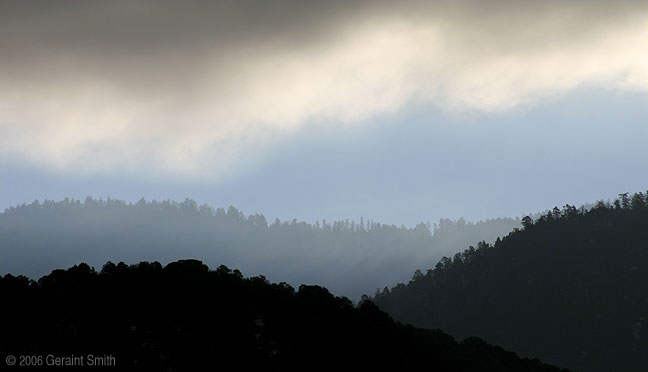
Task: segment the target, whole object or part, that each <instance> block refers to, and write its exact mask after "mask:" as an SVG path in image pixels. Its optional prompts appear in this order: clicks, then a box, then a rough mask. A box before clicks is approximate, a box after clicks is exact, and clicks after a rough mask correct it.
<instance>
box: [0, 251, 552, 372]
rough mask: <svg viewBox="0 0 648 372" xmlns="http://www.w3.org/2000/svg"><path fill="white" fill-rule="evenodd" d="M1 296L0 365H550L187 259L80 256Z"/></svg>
mask: <svg viewBox="0 0 648 372" xmlns="http://www.w3.org/2000/svg"><path fill="white" fill-rule="evenodd" d="M0 297H1V298H2V303H3V305H2V307H1V312H0V319H1V322H2V324H1V325H0V328H1V329H2V332H1V333H0V334H1V336H0V337H1V340H0V352H1V353H2V355H0V356H1V357H2V361H0V362H2V363H5V360H8V359H6V358H7V356H8V355H13V356H15V357H17V358H20V356H24V355H34V356H42V358H48V357H47V356H48V355H49V356H54V357H57V358H60V359H58V360H59V362H61V363H65V362H67V363H77V365H78V363H79V359H78V358H79V357H83V358H85V359H84V360H83V361H81V362H82V363H85V366H89V365H88V364H89V363H90V358H97V357H98V356H99V357H103V356H109V357H110V358H114V359H109V358H104V359H99V360H97V359H94V360H93V361H92V362H94V363H107V364H105V366H104V367H103V368H104V369H103V370H109V368H110V367H114V368H116V369H118V370H143V371H172V370H173V371H201V370H210V371H213V370H222V369H224V368H226V367H236V369H237V370H252V369H250V368H258V370H264V371H266V370H269V371H272V370H275V371H278V370H282V371H286V370H300V371H309V370H327V371H340V370H354V371H358V370H394V371H402V370H413V369H415V368H416V369H420V368H425V370H427V371H433V370H435V371H498V372H502V371H560V370H559V369H558V368H555V367H552V366H549V365H546V364H543V363H541V362H540V361H538V360H529V359H520V358H518V357H517V356H516V355H515V354H514V353H511V352H507V351H504V350H503V349H501V348H499V347H493V346H490V345H488V344H486V343H485V342H483V341H481V340H480V339H478V338H468V339H466V340H464V341H463V342H460V343H457V342H456V341H455V340H454V339H453V338H452V337H450V336H448V335H447V334H445V333H443V332H441V331H438V330H435V331H432V330H422V329H416V328H414V327H412V326H404V325H402V324H400V323H396V322H394V321H393V320H392V319H391V318H390V317H389V316H388V315H387V314H386V313H384V312H382V311H380V310H379V309H378V308H377V307H376V306H375V305H374V304H373V303H372V302H370V301H365V302H363V303H361V304H360V305H359V306H354V305H353V304H352V303H351V301H350V300H348V299H347V298H344V297H334V296H333V295H331V294H330V293H329V292H328V290H326V289H325V288H323V287H319V286H306V285H303V286H301V287H300V288H299V290H298V291H295V290H294V289H293V288H292V287H290V286H289V285H286V284H285V283H279V284H271V283H269V282H268V281H267V280H265V278H263V277H253V278H244V277H243V276H242V275H241V273H240V272H239V271H237V270H233V271H232V270H230V269H228V268H227V267H225V266H221V267H219V268H218V269H216V270H214V271H210V270H209V269H208V268H207V266H206V265H204V264H203V263H202V262H200V261H197V260H182V261H178V262H174V263H171V264H169V265H167V266H166V267H164V268H163V267H162V265H160V264H159V263H157V262H153V263H149V262H142V263H140V264H138V265H131V266H128V265H125V264H123V263H120V264H118V265H115V264H112V263H110V262H109V263H107V264H106V265H104V267H103V269H102V270H101V272H96V271H95V270H94V269H92V268H91V267H89V266H88V265H86V264H81V265H77V266H74V267H72V268H70V269H68V270H55V271H53V272H52V273H51V274H50V275H47V276H44V277H43V278H41V279H40V280H39V281H38V282H34V281H31V280H29V279H27V278H26V277H15V276H11V275H6V276H4V277H0ZM70 356H75V357H77V359H76V360H73V359H72V360H71V359H65V358H66V357H70ZM55 360H56V359H52V358H49V359H47V360H44V361H43V363H50V362H52V361H55ZM18 361H20V359H18ZM111 364H112V365H111ZM3 367H4V365H3ZM13 369H16V370H18V369H19V368H18V367H17V366H14V367H13Z"/></svg>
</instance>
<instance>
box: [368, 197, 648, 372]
mask: <svg viewBox="0 0 648 372" xmlns="http://www.w3.org/2000/svg"><path fill="white" fill-rule="evenodd" d="M523 225H524V227H523V230H518V231H515V232H513V233H511V234H510V235H508V236H507V237H505V238H504V239H502V240H501V241H500V240H498V241H497V242H496V243H495V244H494V245H489V244H484V243H482V244H480V245H479V246H478V248H477V249H474V248H472V247H471V248H470V249H468V250H466V251H465V252H463V253H462V254H457V255H456V256H454V258H452V259H449V258H445V259H443V260H441V261H440V262H439V263H438V264H437V266H436V268H434V269H432V270H429V271H428V272H427V273H426V274H423V273H420V272H417V273H416V274H415V276H414V278H413V279H412V280H411V281H410V282H409V284H407V285H403V284H400V285H398V286H396V287H394V288H392V289H391V290H384V291H383V292H382V293H380V294H378V295H377V296H376V298H375V301H376V303H377V304H378V305H379V306H380V308H381V309H383V310H385V311H387V312H388V313H390V314H391V315H392V316H394V318H395V319H397V320H400V321H403V322H410V323H412V324H414V325H416V326H419V327H427V328H441V329H443V330H445V331H447V332H448V333H450V334H452V335H453V336H455V337H465V336H468V335H476V336H479V337H482V338H483V339H485V340H486V341H487V342H490V343H493V344H495V345H499V346H502V347H504V348H507V349H511V350H513V351H515V352H518V353H520V354H521V355H533V356H537V357H539V358H541V359H542V360H546V361H548V362H551V363H555V364H558V365H562V366H566V367H569V368H573V369H576V370H582V371H646V370H648V198H647V197H646V195H644V194H642V193H638V194H635V195H631V196H630V195H628V194H623V195H621V196H620V198H619V199H618V200H615V201H614V203H613V204H612V205H609V204H607V203H603V202H599V203H598V204H596V205H595V206H594V207H593V208H592V209H590V210H585V209H580V210H577V209H576V208H574V207H571V206H565V207H564V208H563V209H562V210H559V209H557V208H554V210H553V211H551V212H550V213H547V214H545V215H543V216H542V217H541V218H539V219H538V220H537V221H535V222H533V221H532V220H531V219H530V218H525V219H523Z"/></svg>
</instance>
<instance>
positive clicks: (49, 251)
mask: <svg viewBox="0 0 648 372" xmlns="http://www.w3.org/2000/svg"><path fill="white" fill-rule="evenodd" d="M519 226H520V220H519V218H497V219H491V220H486V221H480V222H478V223H470V222H466V221H464V220H463V219H459V220H457V221H452V220H449V219H441V220H440V221H439V222H438V223H435V224H433V225H432V224H429V223H427V224H425V223H420V224H418V225H417V226H415V227H405V226H395V225H385V224H381V223H378V222H374V221H372V220H369V221H365V220H364V219H360V221H348V220H346V221H333V222H328V221H325V220H324V221H318V222H315V223H314V224H310V223H306V222H299V221H297V220H294V219H293V220H292V221H279V220H278V219H277V220H275V221H274V222H269V221H267V219H266V217H265V216H263V215H261V214H254V215H249V216H247V217H246V216H245V215H244V214H243V212H242V211H240V210H238V209H236V208H235V207H229V208H228V209H224V208H216V209H214V208H212V207H210V206H208V205H200V206H199V205H198V204H197V203H196V202H195V201H193V200H190V199H186V200H185V201H183V202H181V203H177V202H172V201H168V200H167V201H162V202H158V201H145V200H143V199H142V200H140V201H139V202H137V203H127V202H125V201H122V200H114V199H110V198H108V199H106V200H102V199H93V198H91V197H88V198H86V200H85V201H83V202H82V201H80V200H74V199H65V200H63V201H60V202H55V201H48V200H46V201H44V202H42V203H41V202H39V201H35V202H33V203H31V204H23V205H19V206H16V207H11V208H8V209H7V210H5V212H4V213H1V214H0V250H1V252H2V258H3V259H2V260H1V261H0V273H14V274H25V275H28V276H31V277H39V276H42V275H45V274H47V273H49V272H50V271H51V270H53V269H55V268H60V267H68V266H70V265H73V264H76V263H78V262H87V263H88V264H90V265H93V266H96V267H100V265H102V264H103V263H105V262H106V261H116V262H117V261H125V262H127V263H137V262H140V261H151V260H154V261H160V262H163V263H168V262H171V261H174V260H178V259H184V258H189V257H194V258H198V259H200V260H203V261H205V262H206V263H207V264H209V265H212V266H218V265H221V264H225V265H228V266H231V267H237V268H239V269H240V270H241V271H242V272H243V273H245V274H247V275H259V274H264V275H266V276H267V277H268V278H269V279H271V280H281V281H286V282H288V283H290V284H292V285H295V286H298V285H300V284H302V283H307V284H319V285H324V286H326V287H327V288H329V289H330V290H331V291H332V292H333V293H335V294H337V295H344V296H348V297H351V298H354V299H358V298H359V297H360V295H361V294H365V293H374V291H375V289H376V288H378V287H383V286H385V285H393V284H395V283H397V282H401V281H404V280H407V279H408V278H409V275H410V273H411V272H413V271H414V270H416V269H420V268H425V267H430V266H432V265H434V264H435V263H436V262H438V260H439V259H440V258H441V257H442V256H445V255H453V254H454V253H456V252H459V251H461V250H463V249H465V247H467V246H468V245H469V244H474V243H475V242H477V241H487V242H492V241H494V240H495V239H496V238H497V237H499V236H503V235H505V234H507V233H508V232H510V231H511V230H513V229H514V228H516V227H519Z"/></svg>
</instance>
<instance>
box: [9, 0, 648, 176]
mask: <svg viewBox="0 0 648 372" xmlns="http://www.w3.org/2000/svg"><path fill="white" fill-rule="evenodd" d="M115 4H116V5H115V6H114V7H113V8H111V12H110V13H108V14H107V15H106V13H105V12H104V13H103V14H102V16H105V17H106V19H104V20H102V21H101V22H100V23H99V26H96V27H95V28H92V27H91V26H89V25H90V24H91V22H90V21H91V20H92V19H93V17H94V16H93V14H94V13H92V12H91V10H92V9H86V10H87V12H85V13H84V12H80V14H77V13H75V11H73V10H72V9H67V10H66V9H63V10H59V11H57V12H53V13H52V14H49V15H48V17H46V18H38V17H32V18H29V17H26V18H24V19H23V18H19V17H16V18H15V19H10V20H9V21H8V22H5V23H4V24H3V26H0V34H3V35H5V36H3V37H1V38H0V43H1V44H0V47H2V50H12V51H13V53H10V54H7V55H4V56H3V57H0V58H1V59H2V60H3V63H2V64H1V65H0V83H1V84H2V86H3V87H4V89H3V91H2V92H1V93H0V134H1V137H0V151H1V152H2V155H3V157H5V158H11V159H21V160H23V161H25V160H26V161H28V162H31V163H32V164H35V165H37V166H42V167H48V168H54V169H58V170H64V171H73V172H82V173H97V172H99V173H110V172H113V171H116V170H119V171H120V172H123V171H126V172H129V173H131V174H133V175H147V176H150V175H164V174H167V175H168V174H175V175H179V176H188V177H190V178H197V179H207V180H212V181H214V180H216V181H217V180H220V179H223V178H224V177H226V176H227V175H228V174H229V173H230V172H231V171H232V170H234V169H236V168H237V167H238V166H239V164H240V162H241V161H243V160H245V159H252V158H255V157H256V158H261V157H263V156H264V153H265V151H266V149H268V148H270V147H272V144H273V143H276V142H277V141H279V140H282V139H285V138H290V137H293V136H295V135H296V134H297V133H298V131H300V130H302V129H303V128H304V127H305V126H307V125H326V126H331V127H333V128H335V127H339V128H343V127H346V126H350V125H355V124H358V123H371V121H372V118H377V117H379V116H381V115H385V114H389V113H395V112H398V111H400V110H403V109H404V107H416V106H417V105H420V106H427V105H432V106H436V107H440V108H441V109H443V110H447V111H451V112H459V113H461V112H466V111H468V112H477V113H488V114H491V115H498V114H499V113H502V112H505V111H508V110H511V109H519V108H523V109H528V108H530V107H532V106H533V105H535V104H536V103H537V102H538V101H539V100H542V99H545V98H546V97H553V96H556V95H561V94H564V93H566V92H569V91H571V90H573V89H575V88H576V87H579V86H581V85H583V84H592V83H594V84H596V85H598V86H605V87H611V88H613V89H639V90H646V89H648V49H647V48H645V45H648V16H643V15H642V14H645V13H642V12H641V9H643V7H642V6H640V5H638V4H636V3H633V2H625V3H623V4H622V6H621V5H619V6H616V7H611V6H609V7H608V6H605V5H604V3H598V2H597V3H596V6H588V5H587V3H580V2H575V3H574V4H575V5H574V4H572V5H565V4H562V2H548V5H547V6H535V5H532V4H533V3H532V2H520V3H519V4H518V5H516V6H515V7H513V6H511V4H510V3H508V2H495V3H494V5H493V8H494V9H493V10H484V13H483V14H475V12H473V11H470V9H471V7H475V6H476V4H475V3H474V2H471V1H465V2H456V5H452V4H450V3H445V2H441V3H440V4H442V5H438V6H436V5H435V6H432V5H430V6H429V9H428V8H426V7H425V6H421V5H420V4H419V3H417V2H413V4H414V5H417V6H419V8H417V9H418V10H419V11H420V13H421V14H417V15H413V14H410V13H409V12H406V11H403V10H402V9H395V8H393V7H390V6H387V5H385V4H380V5H376V6H375V8H376V9H374V10H373V11H372V12H369V11H361V10H358V9H357V8H354V7H351V8H350V9H349V13H351V14H350V15H345V16H344V17H343V16H341V15H340V14H343V13H344V11H345V9H344V7H343V6H341V5H340V4H336V5H335V6H332V7H333V8H334V9H333V10H332V11H331V12H332V13H331V14H328V16H330V17H331V20H329V19H327V18H325V20H321V19H318V23H321V24H319V25H318V26H317V27H319V28H321V29H322V30H324V31H317V32H316V31H313V30H310V29H309V27H310V26H309V25H308V24H307V22H303V23H302V22H301V21H299V22H298V21H296V19H297V18H299V17H300V16H303V15H300V14H296V15H292V16H290V15H289V16H286V17H288V18H287V19H286V20H285V23H286V24H287V26H285V28H284V26H282V22H281V21H282V20H281V16H280V15H278V14H281V12H277V13H276V14H270V15H268V16H267V17H268V18H272V17H278V18H277V19H271V20H270V21H267V22H268V23H270V25H269V26H264V27H267V30H266V29H262V28H260V29H259V30H256V31H255V30H254V29H253V30H251V31H248V33H249V35H247V34H246V33H245V32H240V30H239V29H238V28H237V27H239V28H240V27H241V26H240V25H234V26H231V29H228V28H227V27H229V26H227V25H228V23H227V22H224V23H225V26H222V27H225V28H224V29H213V28H211V27H216V26H212V24H211V23H210V22H213V23H218V21H219V20H220V19H221V18H218V17H223V16H222V15H220V16H219V14H220V13H222V12H223V9H220V8H218V7H214V8H213V9H212V8H210V7H207V8H205V13H207V14H208V15H209V13H210V12H213V13H214V14H213V15H214V17H216V19H209V17H206V16H205V17H203V18H201V17H197V16H196V15H195V14H193V13H191V12H190V11H188V10H187V9H185V8H182V7H179V8H178V9H176V10H177V11H179V12H180V13H178V14H177V16H175V17H172V18H171V20H173V22H171V24H170V26H169V27H171V28H172V29H173V27H176V28H177V31H178V35H175V34H173V33H172V32H171V33H169V32H168V31H166V32H165V33H164V37H160V39H156V36H155V35H156V34H155V30H156V29H157V28H160V30H162V28H161V27H162V26H163V25H166V23H165V21H168V20H169V19H168V17H169V15H168V14H166V13H165V11H168V10H169V9H163V10H159V9H158V8H164V7H165V6H162V5H156V4H157V2H149V3H146V2H144V3H142V4H145V5H146V6H148V7H150V9H147V8H146V6H143V5H140V6H138V7H135V6H126V5H125V4H126V3H120V2H116V3H115ZM246 4H247V6H248V8H245V6H243V5H241V8H240V9H239V8H236V7H237V5H230V8H226V9H225V10H227V11H228V12H229V14H230V15H231V16H232V17H234V19H235V21H230V23H229V24H235V23H237V22H238V23H242V24H245V22H244V20H245V19H246V18H245V17H244V16H241V14H243V13H245V12H249V11H252V12H253V10H254V6H252V5H255V4H256V3H254V2H252V3H246ZM250 4H251V5H250ZM281 4H283V3H280V5H279V7H281V6H289V5H291V4H289V3H286V4H287V5H286V4H283V5H281ZM520 4H521V5H520ZM256 5H258V4H256ZM292 5H294V4H292ZM86 6H88V5H86ZM167 7H168V6H167ZM232 7H233V8H232ZM335 7H338V8H341V9H338V10H337V13H336V9H335ZM405 8H407V7H405V6H404V7H403V9H405ZM250 9H252V10H250ZM286 9H288V8H286ZM194 10H195V9H194ZM219 12H220V13H219ZM303 12H304V14H306V15H310V16H311V17H316V13H313V14H315V16H314V15H313V14H310V13H309V12H310V10H309V9H305V10H303ZM506 12H508V13H506ZM633 12H634V13H635V14H638V15H636V16H632V17H631V16H628V14H630V13H633ZM185 13H186V14H187V18H188V20H187V21H183V20H182V15H183V14H185ZM169 14H174V12H169ZM246 14H247V13H246ZM502 14H506V16H503V15H502ZM226 15H227V13H226ZM190 16H191V17H190ZM237 16H240V17H241V19H238V21H236V19H237V18H236V17H237ZM255 16H256V17H261V18H263V17H264V15H263V14H256V15H255ZM88 17H89V18H88ZM290 17H293V18H290ZM43 19H44V20H45V21H43ZM313 19H315V18H313ZM600 19H602V20H603V21H601V20H600ZM334 20H335V21H334ZM271 21H276V22H274V23H273V22H271ZM39 22H41V23H43V24H39ZM65 22H67V23H65ZM138 22H140V23H143V24H144V26H141V27H140V26H138ZM183 22H186V23H187V24H184V23H183ZM189 22H196V23H198V25H196V26H194V25H190V24H188V23H189ZM201 22H202V23H201ZM122 23H124V24H125V26H124V28H125V29H126V30H130V31H131V32H132V33H133V34H132V35H129V34H124V35H121V34H120V33H119V31H115V29H116V28H119V27H120V26H121V24H122ZM203 23H204V24H203ZM248 23H249V22H248ZM201 27H202V28H201ZM219 27H220V26H219ZM250 27H251V28H254V27H255V26H254V25H252V24H250ZM194 28H195V30H194ZM312 28H315V26H312ZM187 29H189V30H190V31H191V32H188V33H187V34H186V35H184V36H183V34H182V32H185V31H186V30H187ZM203 29H204V30H203ZM302 29H303V31H304V33H305V34H306V35H311V34H317V35H316V36H312V35H311V36H305V37H304V40H301V39H300V38H299V36H295V35H297V34H299V32H300V31H301V30H302ZM3 30H4V31H5V32H2V31H3ZM196 30H198V31H200V32H198V31H196ZM84 32H85V33H86V34H88V36H86V37H84V36H83V33H84ZM192 32H193V33H192ZM264 32H267V35H265V34H264ZM49 33H51V34H52V35H50V34H49ZM57 33H60V35H58V34H57ZM113 33H116V35H117V36H115V35H113ZM239 33H242V34H244V35H243V36H239ZM77 34H82V35H81V36H78V35H77ZM285 34H290V35H293V36H290V37H285ZM11 35H13V36H11ZM57 35H58V36H57ZM70 35H73V36H72V39H71V40H69V37H70ZM246 35H247V36H246ZM250 35H251V36H250ZM50 39H51V40H50ZM47 41H49V42H50V43H51V44H52V47H48V46H47V45H46V44H47V43H46V42H47ZM308 123H311V124H308ZM312 123H318V124H312ZM520 125H524V124H523V123H521V124H520Z"/></svg>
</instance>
